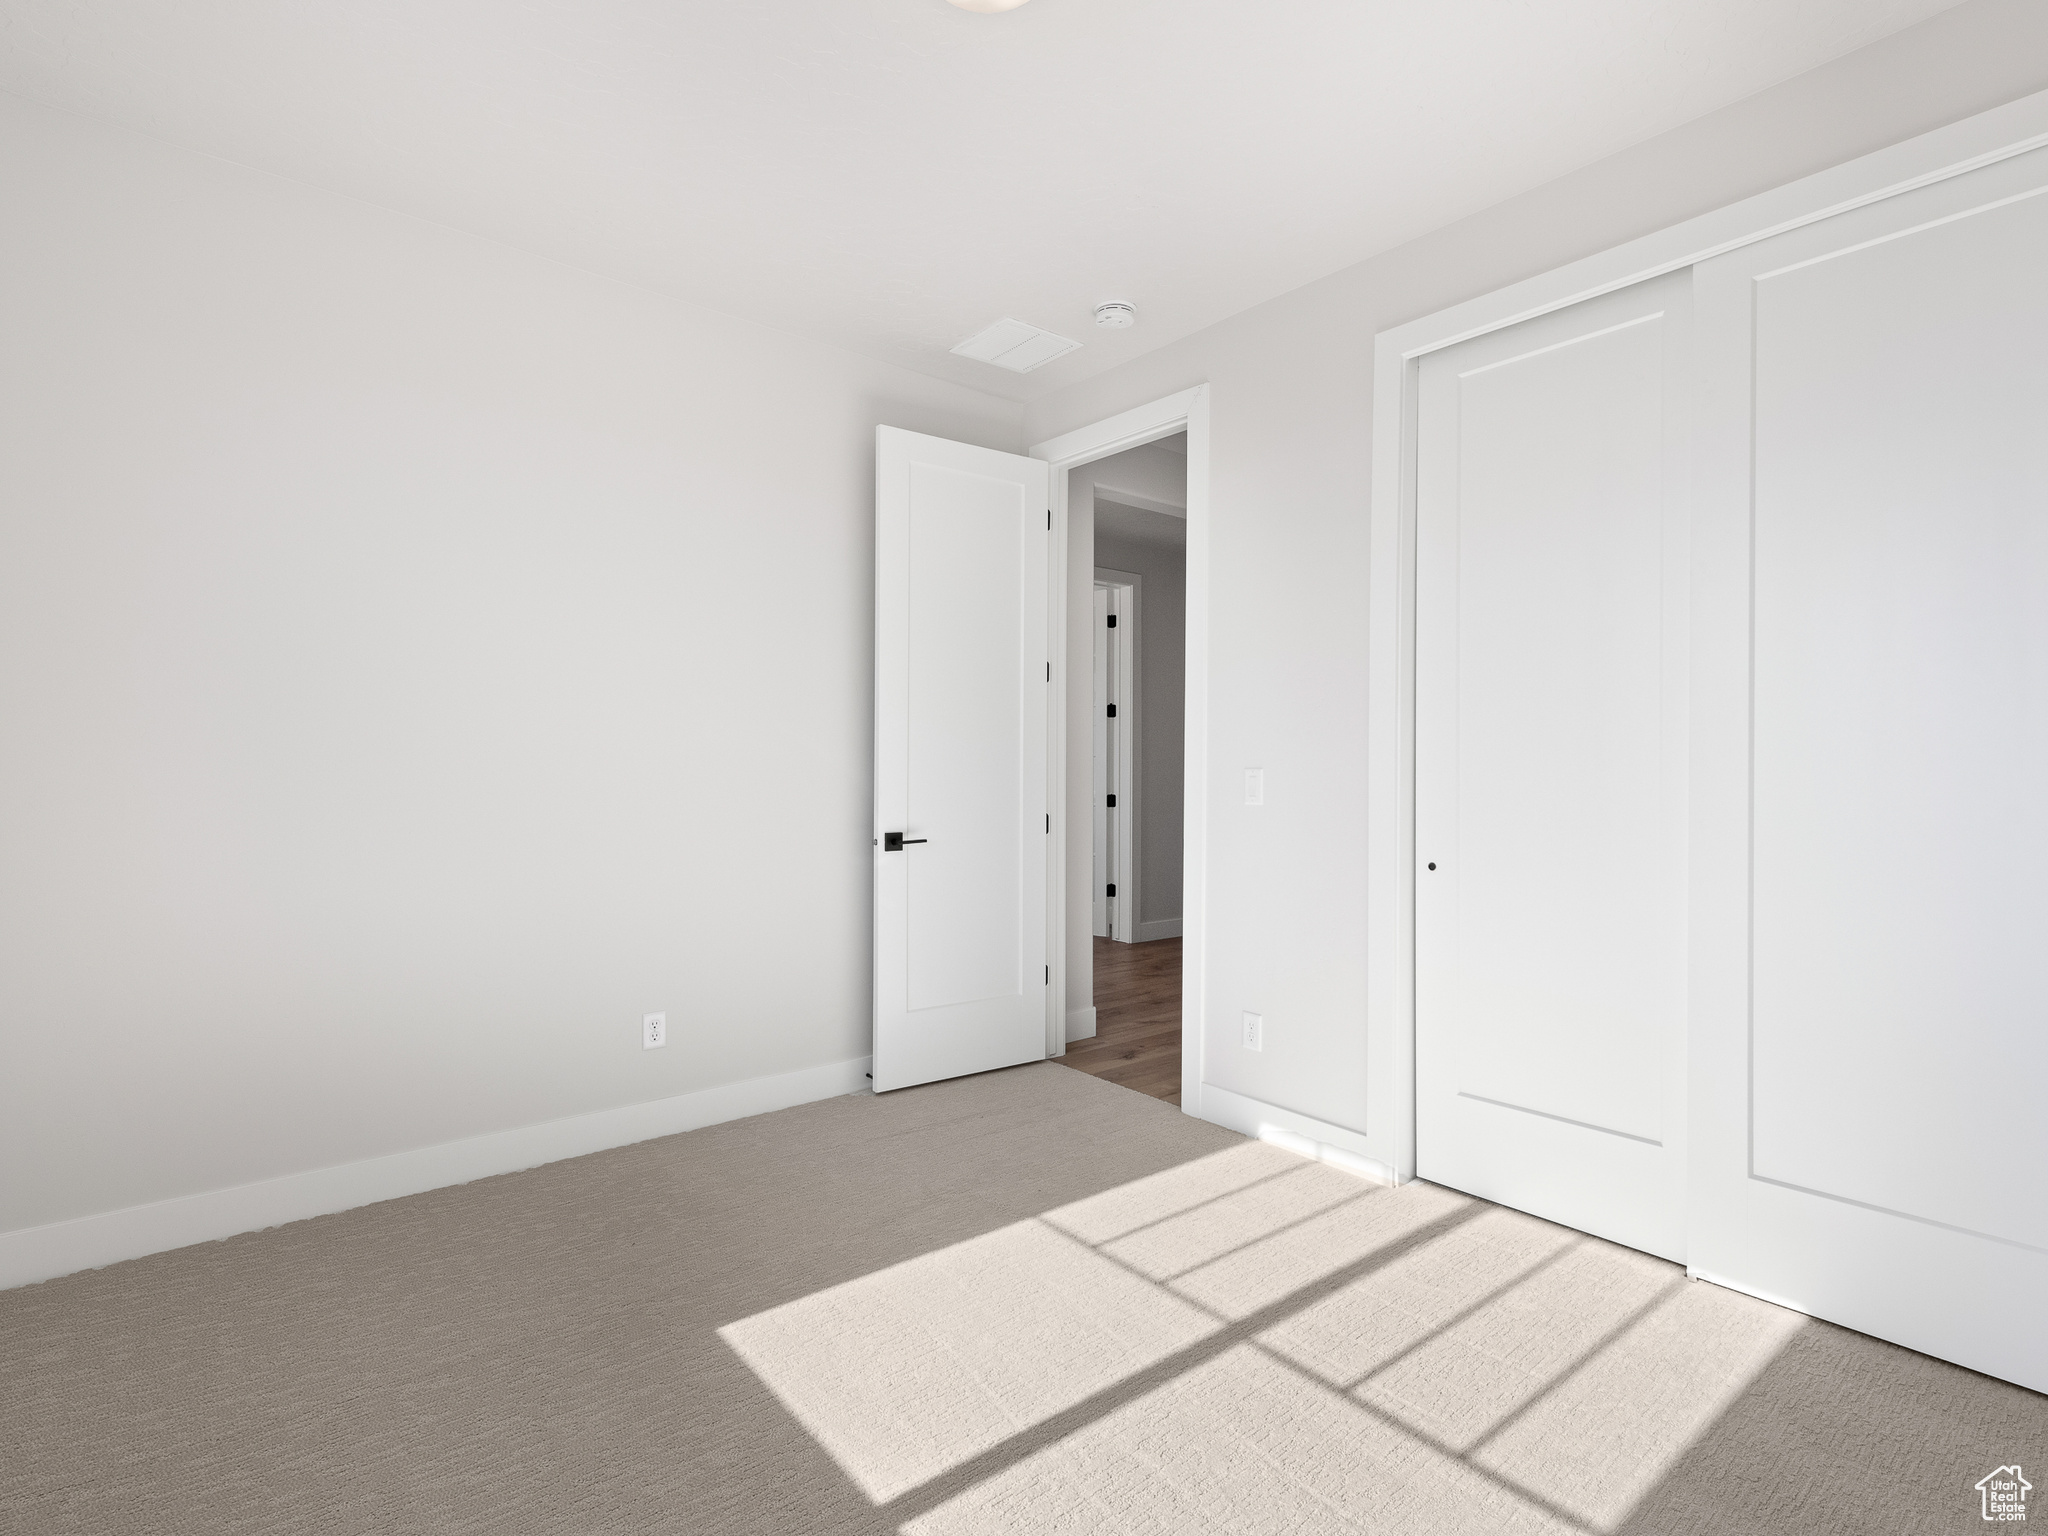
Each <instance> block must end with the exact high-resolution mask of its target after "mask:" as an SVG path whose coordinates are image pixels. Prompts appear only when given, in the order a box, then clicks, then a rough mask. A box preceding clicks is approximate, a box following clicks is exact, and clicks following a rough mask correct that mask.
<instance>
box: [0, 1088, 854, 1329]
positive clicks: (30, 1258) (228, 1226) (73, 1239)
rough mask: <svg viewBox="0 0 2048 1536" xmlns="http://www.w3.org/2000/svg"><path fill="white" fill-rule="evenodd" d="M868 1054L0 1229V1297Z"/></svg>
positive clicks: (581, 1142)
mask: <svg viewBox="0 0 2048 1536" xmlns="http://www.w3.org/2000/svg"><path fill="white" fill-rule="evenodd" d="M867 1073H868V1058H866V1057H863V1058H861V1059H860V1060H859V1061H838V1062H832V1063H829V1064H828V1065H825V1066H821V1067H806V1068H804V1069H802V1070H801V1071H797V1072H784V1073H781V1074H779V1075H777V1076H774V1077H756V1078H752V1079H749V1080H748V1081H746V1082H743V1083H727V1084H725V1085H723V1086H722V1087H718V1088H705V1089H702V1090H701V1091H699V1092H697V1093H684V1094H678V1095H676V1096H675V1097H674V1098H668V1099H655V1100H654V1101H652V1102H651V1103H646V1104H626V1105H621V1106H620V1107H619V1108H617V1109H600V1110H597V1111H595V1112H593V1113H591V1114H587V1115H571V1116H569V1117H568V1118H566V1119H562V1120H548V1121H544V1122H542V1123H541V1124H539V1125H524V1126H520V1127H518V1128H517V1129H515V1130H509V1131H493V1132H491V1133H490V1134H488V1135H484V1136H471V1137H468V1138H466V1139H464V1140H462V1141H448V1142H442V1143H440V1144H439V1145H438V1146H431V1147H417V1148H414V1149H413V1150H412V1151H409V1152H393V1153H391V1154H389V1155H388V1156H385V1157H371V1158H365V1159H363V1160H362V1161H361V1162H355V1163H343V1164H341V1165H339V1166H338V1167H334V1168H316V1169H313V1170H311V1171H310V1172H306V1173H291V1174H286V1175H284V1176H283V1177H281V1178H275V1179H263V1180H261V1181H259V1182H257V1183H254V1184H239V1185H236V1186H235V1187H234V1188H232V1189H214V1190H208V1191H207V1192H206V1193H204V1194H198V1195H183V1196H180V1197H178V1198H176V1199H172V1200H158V1201H155V1202H153V1203H151V1204H149V1205H133V1206H129V1207H128V1208H126V1209H125V1210H119V1211H105V1212H102V1213H101V1214H99V1215H96V1216H80V1217H78V1218H77V1219H75V1220H72V1221H56V1222H51V1223H50V1224H49V1225H48V1226H41V1227H22V1228H20V1229H18V1230H16V1231H13V1232H0V1290H4V1289H6V1288H7V1287H10V1286H16V1285H30V1284H33V1283H34V1282H36V1281H38V1280H50V1279H54V1278H55V1277H56V1276H58V1275H68V1274H71V1273H72V1272H73V1271H75V1270H81V1269H98V1268H99V1267H100V1266H101V1265H103V1264H118V1263H119V1262H121V1261H122V1260H123V1259H139V1258H141V1257H142V1256H143V1255H144V1254H150V1253H162V1252H164V1251H166V1250H167V1249H171V1248H184V1247H188V1246H190V1245H191V1244H193V1243H206V1242H213V1241H216V1240H217V1239H220V1238H223V1237H233V1236H234V1235H235V1234H236V1233H238V1232H254V1231H257V1230H259V1229H261V1228H263V1227H275V1226H280V1225H282V1224H283V1223H285V1222H288V1221H303V1220H305V1219H306V1218H307V1217H309V1216H326V1215H329V1214H331V1213H332V1212H335V1211H346V1210H351V1209H353V1208H354V1207H356V1206H359V1205H370V1204H373V1203H375V1202H376V1201H379V1200H396V1199H398V1198H399V1197H400V1196H402V1195H417V1194H420V1193H423V1192H424V1191H426V1190H429V1189H442V1188H445V1187H446V1186H448V1185H450V1184H467V1183H468V1182H469V1181H470V1180H471V1179H482V1178H488V1177H490V1176H491V1175H492V1174H499V1173H516V1172H518V1171H519V1170H520V1169H522V1168H534V1167H538V1166H539V1165H540V1164H542V1163H553V1162H559V1161H560V1160H561V1159H563V1158H565V1157H581V1156H583V1155H584V1154H585V1153H587V1152H602V1151H604V1150H605V1149H606V1148H608V1147H623V1146H626V1145H628V1144H629V1143H632V1142H636V1141H647V1140H650V1139H651V1138H653V1137H656V1136H673V1135H674V1134H676V1132H678V1131H694V1130H697V1129H699V1128H700V1127H702V1126H707V1125H717V1124H719V1123H720V1122H722V1121H726V1120H740V1119H744V1118H745V1117H746V1116H748V1115H760V1114H766V1113H767V1112H768V1111H770V1110H775V1109H788V1108H791V1107H792V1106H794V1105H797V1104H809V1103H811V1102H813V1101H814V1100H817V1099H830V1098H836V1097H837V1096H839V1095H840V1094H846V1093H858V1092H860V1091H861V1090H862V1089H864V1088H866V1087H867V1086H868V1079H867Z"/></svg>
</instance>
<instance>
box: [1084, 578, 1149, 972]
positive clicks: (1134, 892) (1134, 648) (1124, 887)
mask: <svg viewBox="0 0 2048 1536" xmlns="http://www.w3.org/2000/svg"><path fill="white" fill-rule="evenodd" d="M1095 585H1096V586H1098V587H1106V588H1107V589H1109V591H1110V592H1111V593H1112V594H1113V595H1112V598H1111V602H1112V604H1113V606H1112V607H1111V610H1110V611H1111V612H1112V613H1114V614H1116V616H1117V625H1116V632H1117V643H1116V684H1115V687H1114V689H1113V690H1112V691H1113V692H1114V693H1115V694H1116V699H1117V706H1116V719H1114V720H1112V721H1110V722H1109V736H1110V740H1111V741H1113V742H1115V743H1116V747H1115V750H1114V753H1113V754H1112V760H1113V761H1114V762H1115V764H1116V782H1115V784H1114V785H1113V786H1112V788H1111V790H1110V793H1112V794H1114V795H1115V796H1116V810H1117V817H1116V820H1115V821H1114V822H1112V823H1110V825H1112V826H1113V827H1115V828H1116V833H1115V848H1116V857H1115V859H1114V860H1113V861H1112V862H1113V863H1114V865H1115V867H1116V899H1117V901H1118V902H1119V903H1120V905H1119V906H1118V907H1117V908H1116V915H1115V916H1114V917H1113V918H1112V919H1111V920H1110V921H1111V931H1110V937H1111V938H1112V939H1114V940H1115V941H1116V942H1117V943H1119V944H1135V943H1137V942H1138V924H1139V917H1138V911H1139V907H1138V893H1139V892H1140V891H1141V890H1143V888H1144V880H1143V873H1142V870H1141V869H1140V867H1139V864H1138V859H1139V855H1140V849H1139V846H1138V845H1139V841H1140V838H1139V828H1138V814H1137V813H1138V784H1139V776H1138V754H1139V753H1140V752H1141V751H1143V750H1144V749H1143V748H1142V747H1141V746H1140V744H1139V743H1140V735H1139V731H1138V721H1139V719H1140V716H1141V701H1140V699H1139V696H1138V687H1139V683H1138V678H1139V672H1138V635H1139V633H1140V631H1139V629H1138V624H1139V603H1140V600H1141V598H1142V596H1143V593H1144V590H1145V580H1144V578H1143V577H1142V576H1140V575H1139V574H1138V573H1137V572H1136V571H1112V570H1110V569H1108V568H1107V567H1106V566H1100V565H1098V566H1097V567H1095ZM1098 638H1099V637H1098ZM1089 810H1090V812H1091V814H1092V812H1093V810H1094V807H1093V806H1091V807H1089Z"/></svg>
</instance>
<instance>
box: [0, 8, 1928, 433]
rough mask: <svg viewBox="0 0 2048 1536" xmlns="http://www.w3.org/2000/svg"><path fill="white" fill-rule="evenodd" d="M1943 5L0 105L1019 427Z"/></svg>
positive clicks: (1407, 27)
mask: <svg viewBox="0 0 2048 1536" xmlns="http://www.w3.org/2000/svg"><path fill="white" fill-rule="evenodd" d="M1954 3H1955V0H1264V3H1248V0H1032V3H1030V4H1028V5H1025V6H1024V7H1023V8H1022V9H1020V10H1016V11H1011V12H1009V13H1007V14H1003V15H977V14H973V13H970V12H967V11H962V10H958V9H956V8H954V7H953V6H951V5H948V4H946V3H944V0H291V3H288V4H280V3H278V0H175V3H166V0H0V90H7V91H12V92H14V93H16V94H19V95H23V96H27V97H30V98H32V99H34V100H38V101H42V102H46V103H49V104H51V105H55V106H59V107H64V108H69V109H72V110H75V111H79V112H83V113H89V114H92V115H94V116H98V117H103V118H107V119H112V120H115V121H118V122H122V123H126V124H129V125H131V126H134V127H137V128H141V129H145V130H147V131H149V132H151V133H154V134H157V135H159V136H161V137H163V138H165V139H168V140H171V141H173V142H176V143H180V144H184V145H187V146H190V147H192V148H195V149H199V150H203V151H207V152H209V153H212V154H216V155H220V156H224V157H227V158H229V159H232V160H237V161H240V162H242V163H244V164H247V165H252V166H257V167H261V168H263V169H265V170H269V171H274V172H278V173H281V174H284V175H287V176H292V177H296V178H298V179H300V180H303V181H307V182H311V183H314V184H317V185H320V186H324V187H329V188H332V189H335V190H337V191H341V192H345V193H348V194H350V195H353V196H356V197H360V198H364V199H367V200H370V201H373V202H376V203H380V204H383V205H385V206H387V207H392V208H397V209H401V210H404V211H406V212H409V213H413V214H417V215H419V216H421V217H423V218H428V219H433V220H436V221H439V222H441V223H445V224H450V225H454V226H457V227H459V228H463V229H467V230H470V231H474V232H476V233H480V234H484V235H489V236H492V237H495V238H498V239H502V240H505V241H509V242H511V243H514V244H516V245H519V246H523V247H525V248H527V249H529V250H533V251H538V252H541V253H544V254H547V255H549V256H553V257H557V258H560V259H562V260H565V261H569V262H573V263H575V264H577V265H579V266H582V267H586V268H589V269H592V270H595V271H599V272H603V273H607V274H610V275H613V276H617V277H620V278H624V279H627V280H629V281H633V282H637V283H641V284H645V285H647V286H649V287H653V288H656V289H659V290H662V291H664V292H667V293H670V294H674V295H678V296H680V297H683V298H687V299H691V300H694V301H697V302H699V303H703V304H707V305H710V306H712V307H714V308H717V309H721V310H725V311H727V312H730V313H733V314H738V315H744V316H748V317H750V318H753V319H756V320H760V321H763V322H766V323H768V324H770V325H774V326H777V327H780V328H783V329H786V330H792V331H798V332H803V333H807V334H811V335H815V336H820V337H824V338H827V339H830V340H832V341H835V342H837V343H839V344H841V345H843V346H845V347H848V348H851V349H853V350H855V351H858V352H863V353H866V354H868V355H870V356H874V357H878V358H883V359H886V360H889V361H893V362H898V363H902V364H905V365H907V366H909V367H912V368H915V369H918V370H920V371H922V372H925V373H930V374H934V375H938V376H940V377H944V378H950V379H954V380H957V381H959V382H961V383H964V384H969V385H972V386H974V387H976V388H979V389H984V390H987V391H989V392H990V393H992V394H998V395H1004V396H1008V397H1010V398H1013V399H1029V398H1033V397H1035V396H1037V395H1040V394H1043V393H1045V392H1047V391H1049V390H1051V389H1055V388H1058V387H1060V386H1062V385H1065V384H1069V383H1072V382H1074V381H1076V380H1079V379H1082V378H1086V377H1088V376H1090V375H1092V374H1096V373H1099V372H1101V371H1102V370H1104V369H1105V368H1109V367H1111V366H1114V365H1115V364H1117V363H1120V362H1123V361H1126V360H1128V359H1130V358H1132V357H1134V356H1137V355H1138V354H1139V353H1141V352H1144V351H1147V350H1150V349H1151V348H1154V347H1157V346H1160V345H1162V344H1163V343H1165V342H1168V341H1171V340H1173V339H1175V338H1176V337H1179V336H1182V335H1186V334H1187V333H1189V332H1191V331H1195V330H1199V329H1200V328H1202V327H1203V326H1206V325H1209V324H1212V323H1214V322H1215V321H1217V320H1220V319H1222V318H1224V317H1225V316H1227V315H1230V314H1234V313H1236V312H1237V311H1239V310H1242V309H1245V308H1248V307H1250V306H1251V305H1253V304H1256V303H1259V302H1261V301H1262V300H1265V299H1268V298H1271V297H1273V296H1275V295H1277V294H1280V293H1284V292H1286V291H1287V290H1289V289H1292V288H1296V287H1299V286H1300V285H1301V284H1303V283H1305V282H1309V281H1311V280H1313V279H1315V278H1317V277H1320V276H1323V275H1325V274H1327V273H1330V272H1333V271H1336V270H1338V269H1340V268H1342V267H1345V266H1348V265H1350V264H1352V263H1353V262H1356V261H1360V260H1362V259H1364V258H1365V257H1367V256H1369V255H1371V254H1373V253H1374V252H1376V251H1380V250H1384V249H1386V248H1388V247H1390V246H1393V245H1397V244H1399V243H1401V242H1402V241H1404V240H1408V239H1412V238H1414V237H1415V236H1417V235H1419V234H1422V233H1424V232H1425V231H1427V230H1429V229H1432V228H1435V227H1437V226H1438V225H1441V224H1444V223H1446V222H1449V221H1450V220H1453V219H1456V218H1459V217H1462V216H1463V215H1465V214H1468V213H1471V212H1475V211H1477V210H1478V209H1480V208H1483V207H1486V206H1488V205H1490V204H1492V203H1495V202H1498V201H1500V200H1501V199H1503V198H1506V197H1510V196H1512V195H1514V194H1515V193H1517V192H1520V191H1524V190H1526V189H1528V188H1530V187H1533V186H1537V185H1540V184H1541V183H1543V182H1545V181H1547V180H1550V179H1552V178H1554V177H1556V176H1558V175H1561V174H1563V173H1564V172H1566V171H1569V170H1571V169H1573V168H1575V167H1577V166H1579V165H1583V164H1585V163H1587V162H1590V161H1592V160H1595V159H1598V158H1600V157H1601V156H1604V155H1607V154H1610V153H1613V152H1614V151H1616V150H1619V149H1622V148H1624V147H1626V146H1628V145H1630V144H1633V143H1637V142H1639V141H1641V140H1643V139H1645V138H1648V137H1650V136H1652V135H1654V134H1656V133H1659V132H1661V131H1663V130H1664V129H1667V128H1671V127H1674V126H1676V125H1677V124H1679V123H1682V122H1685V121H1687V120H1688V119H1691V118H1694V117H1697V116H1699V115H1701V114H1703V113H1705V112H1709V111H1712V110H1713V109H1715V108H1717V107H1720V106H1723V105H1726V104H1728V103H1730V102H1732V101H1736V100H1738V99H1740V98H1741V97H1743V96H1746V95H1750V94H1752V93H1754V92H1756V91H1758V90H1760V89H1762V88H1763V87H1765V86H1768V85H1771V84H1773V83H1775V82H1777V81H1780V80H1783V79H1786V78H1789V77H1790V76H1792V75H1795V74H1799V73H1801V72H1802V71H1805V70H1807V69H1810V68H1813V67H1814V66H1816V65H1818V64H1821V63H1823V62H1825V61H1827V60H1828V59H1830V58H1833V57H1836V56H1838V55H1840V54H1843V53H1846V52H1848V51H1850V50H1852V49H1854V48H1857V47H1860V46H1861V45H1863V44H1865V43H1868V42H1871V41H1874V40H1875V39H1877V38H1879V37H1882V36H1884V35H1886V34H1888V33H1890V32H1893V31H1896V30H1898V29H1899V28H1901V27H1904V26H1907V25H1910V24H1912V23H1913V22H1916V21H1919V20H1922V19H1924V18H1926V17H1928V16H1931V15H1933V14H1935V13H1936V12H1939V11H1942V10H1946V9H1948V8H1949V6H1950V5H1952V4H1954ZM1109 298H1119V299H1127V300H1129V301H1130V302H1132V303H1134V304H1136V305H1137V307H1138V317H1139V318H1138V324H1137V326H1136V327H1135V328H1134V329H1132V330H1128V331H1121V332H1111V331H1102V330H1097V329H1096V328H1095V327H1094V325H1093V324H1092V322H1091V319H1090V311H1091V310H1092V309H1093V307H1094V305H1095V304H1097V303H1098V302H1100V301H1101V300H1103V299H1109ZM1006 316H1013V317H1015V318H1017V319H1021V320H1026V321H1029V322H1031V323H1033V324H1035V325H1041V326H1044V327H1046V328H1047V329H1050V330H1053V331H1056V332H1059V333H1061V334H1063V335H1066V336H1070V337H1073V338H1075V339H1077V340H1080V341H1082V342H1084V343H1086V345H1084V346H1083V347H1082V348H1081V349H1080V350H1079V351H1077V352H1074V353H1071V354H1069V355H1068V356H1066V357H1064V358H1061V359H1059V360H1058V361H1056V362H1053V363H1049V364H1047V365H1046V366H1044V367H1043V368H1040V369H1038V370H1036V371H1035V372H1032V373H1029V374H1024V375H1017V374H1009V373H1005V372H1003V371H1002V370H1000V369H997V368H995V367H993V366H991V365H989V364H987V363H979V362H974V361H972V360H969V359H966V358H958V357H953V356H951V355H949V353H948V350H947V349H948V348H950V347H951V346H952V345H953V344H954V343H955V342H957V341H959V340H961V339H962V338H963V337H965V336H967V335H969V334H970V333H972V332H974V331H977V330H979V329H981V328H982V327H983V326H985V325H987V324H988V323H989V322H991V321H993V320H996V319H999V318H1003V317H1006Z"/></svg>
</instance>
